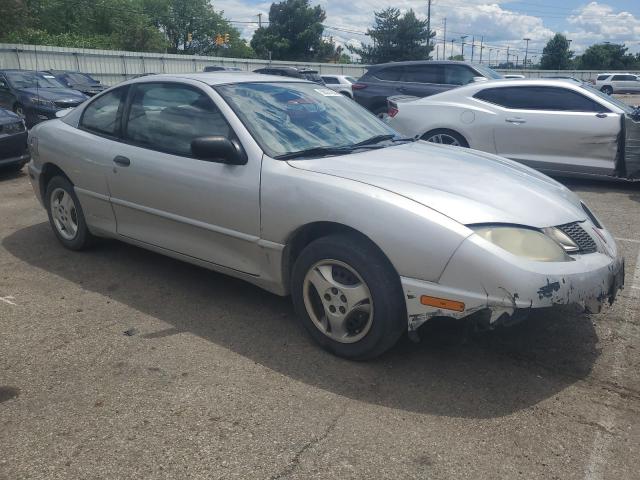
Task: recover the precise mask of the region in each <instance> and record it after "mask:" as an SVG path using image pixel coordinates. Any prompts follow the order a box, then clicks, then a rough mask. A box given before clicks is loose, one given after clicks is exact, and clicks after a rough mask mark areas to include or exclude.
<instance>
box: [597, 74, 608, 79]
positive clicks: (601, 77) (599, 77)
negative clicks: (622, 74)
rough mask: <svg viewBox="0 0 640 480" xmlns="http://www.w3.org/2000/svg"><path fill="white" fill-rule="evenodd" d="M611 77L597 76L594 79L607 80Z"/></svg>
mask: <svg viewBox="0 0 640 480" xmlns="http://www.w3.org/2000/svg"><path fill="white" fill-rule="evenodd" d="M610 76H611V75H598V76H597V77H596V80H606V79H607V78H609V77H610Z"/></svg>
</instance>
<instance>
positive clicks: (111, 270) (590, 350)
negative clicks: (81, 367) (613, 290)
mask: <svg viewBox="0 0 640 480" xmlns="http://www.w3.org/2000/svg"><path fill="white" fill-rule="evenodd" d="M2 245H3V246H4V248H5V249H6V250H7V251H8V252H9V253H10V254H12V255H14V256H15V257H17V258H18V259H20V260H22V261H24V262H26V263H28V264H29V265H32V266H34V267H36V268H38V269H41V270H43V271H46V272H48V273H50V274H53V275H55V276H58V277H61V278H63V279H65V280H68V281H70V282H73V283H75V284H76V285H78V286H80V287H81V288H83V289H86V290H89V291H93V292H97V293H99V294H101V295H104V296H105V297H107V298H110V299H112V300H115V301H117V302H120V303H121V304H124V305H127V306H129V307H131V308H132V309H135V310H137V311H140V312H143V313H145V314H148V315H151V316H153V317H156V318H157V319H159V320H161V321H163V322H166V324H167V326H166V329H165V328H161V329H158V331H155V332H149V331H145V330H144V328H141V326H140V325H128V324H127V325H126V327H134V328H137V329H138V330H140V335H141V337H142V339H141V341H145V342H157V341H159V340H158V339H159V338H163V337H166V336H168V335H174V334H181V333H183V332H188V333H191V334H194V335H197V336H199V337H201V338H203V339H206V340H208V341H210V342H214V343H215V344H217V345H220V346H222V347H225V348H227V349H229V350H231V351H233V352H236V353H238V354H240V355H243V356H244V357H246V358H248V359H250V360H252V361H255V362H257V363H259V364H262V365H264V366H265V367H268V368H270V369H272V370H274V371H276V372H279V373H281V374H283V375H286V376H288V377H290V378H292V379H294V380H297V381H300V382H304V383H306V384H308V385H311V386H313V387H317V388H321V389H324V390H326V391H329V392H332V393H334V394H337V395H341V396H345V397H348V398H351V399H355V400H358V401H361V402H366V403H371V404H377V405H382V406H385V407H389V408H393V409H401V410H406V411H412V412H421V413H428V414H435V415H443V416H453V417H466V418H491V417H498V416H504V415H509V414H511V413H513V412H516V411H519V410H522V409H525V408H528V407H531V406H533V405H535V404H537V403H538V402H540V401H542V400H544V399H547V398H549V397H552V396H554V395H555V394H557V393H558V392H560V391H562V390H563V389H565V388H567V387H568V386H569V385H571V384H574V383H575V382H578V381H579V380H580V379H583V378H585V377H587V376H588V375H589V373H590V372H591V369H592V367H593V364H594V362H595V360H596V358H597V357H598V355H599V350H598V347H597V343H598V338H597V336H596V333H595V330H594V327H593V324H592V322H591V320H590V318H589V317H588V316H584V315H573V314H567V313H562V312H541V313H537V314H535V315H533V316H532V317H531V318H530V319H529V320H528V321H526V322H524V323H521V324H519V325H516V326H513V327H510V328H503V329H497V330H494V331H491V332H484V333H474V332H472V331H470V330H469V329H467V328H465V327H464V325H465V323H464V322H445V323H434V324H432V325H428V326H426V327H425V328H423V330H422V331H421V334H422V337H423V340H422V341H421V342H420V343H419V344H414V343H411V342H410V341H408V340H407V339H403V340H401V341H400V343H399V344H398V345H397V346H396V347H395V348H394V349H392V350H391V351H390V352H388V353H387V354H385V355H383V356H382V357H380V358H378V359H375V360H373V361H369V362H351V361H346V360H343V359H340V358H336V357H334V356H332V355H331V354H329V353H326V352H324V351H323V350H321V349H320V348H318V347H317V346H316V345H315V344H314V343H313V341H312V340H311V338H310V337H309V336H308V335H307V334H306V333H305V332H304V331H303V330H302V328H301V327H300V326H299V324H298V322H297V320H296V318H295V315H294V313H293V308H292V306H291V302H290V299H288V298H281V297H278V296H276V295H272V294H270V293H268V292H265V291H263V290H261V289H259V288H257V287H254V286H252V285H249V284H247V283H245V282H243V281H240V280H236V279H233V278H230V277H227V276H225V275H221V274H217V273H215V272H210V271H208V270H205V269H202V268H198V267H195V266H192V265H189V264H186V263H183V262H180V261H177V260H173V259H170V258H167V257H164V256H161V255H158V254H155V253H152V252H148V251H146V250H143V249H140V248H137V247H133V246H129V245H126V244H124V243H120V242H116V241H104V242H100V244H99V245H97V246H95V247H94V248H92V249H90V250H87V251H84V252H70V251H67V250H65V249H64V248H62V246H60V244H59V243H58V242H57V240H56V239H55V237H54V235H53V233H52V232H51V229H50V228H49V225H48V224H46V223H40V224H37V225H33V226H30V227H27V228H24V229H21V230H18V231H16V232H14V233H12V234H11V235H9V236H7V237H6V238H4V239H3V240H2ZM90 321H93V322H100V321H101V319H100V318H99V317H94V318H91V319H90ZM123 326H125V325H123ZM123 330H125V329H124V328H123ZM104 341H105V342H109V338H105V339H104Z"/></svg>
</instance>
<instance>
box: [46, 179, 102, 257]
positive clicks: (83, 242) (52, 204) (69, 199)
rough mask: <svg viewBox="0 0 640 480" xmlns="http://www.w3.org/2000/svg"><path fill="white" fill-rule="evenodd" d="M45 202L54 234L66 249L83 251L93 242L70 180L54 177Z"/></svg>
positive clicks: (48, 187)
mask: <svg viewBox="0 0 640 480" xmlns="http://www.w3.org/2000/svg"><path fill="white" fill-rule="evenodd" d="M45 201H46V206H47V214H48V215H49V223H50V224H51V228H52V229H53V233H55V235H56V237H58V240H59V241H60V243H62V245H63V246H64V247H65V248H68V249H70V250H82V249H83V248H85V247H87V246H88V245H90V244H91V243H92V242H93V240H94V237H93V235H92V234H91V232H89V229H88V228H87V223H86V221H85V219H84V213H83V211H82V206H81V205H80V201H79V200H78V197H77V195H76V192H75V191H74V190H73V185H72V184H71V182H70V181H69V180H68V179H66V178H65V177H61V176H56V177H53V178H52V179H51V180H50V181H49V183H48V184H47V191H46V193H45Z"/></svg>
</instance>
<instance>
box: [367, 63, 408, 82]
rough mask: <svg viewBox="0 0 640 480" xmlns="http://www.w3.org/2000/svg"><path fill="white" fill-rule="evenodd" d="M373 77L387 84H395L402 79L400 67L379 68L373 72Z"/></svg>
mask: <svg viewBox="0 0 640 480" xmlns="http://www.w3.org/2000/svg"><path fill="white" fill-rule="evenodd" d="M373 75H374V76H375V77H376V78H379V79H380V80H386V81H388V82H397V81H399V80H400V78H401V77H402V67H388V68H381V69H380V70H376V71H375V72H373Z"/></svg>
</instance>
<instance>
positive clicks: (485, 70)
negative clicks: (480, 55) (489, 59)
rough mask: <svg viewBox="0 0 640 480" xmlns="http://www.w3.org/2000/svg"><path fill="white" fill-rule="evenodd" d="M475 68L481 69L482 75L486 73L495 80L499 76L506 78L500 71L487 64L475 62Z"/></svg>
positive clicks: (486, 75)
mask: <svg viewBox="0 0 640 480" xmlns="http://www.w3.org/2000/svg"><path fill="white" fill-rule="evenodd" d="M473 68H475V69H476V70H477V71H479V72H480V73H481V74H482V75H484V76H485V77H487V78H492V79H494V80H497V79H498V78H504V77H503V76H502V75H500V74H499V73H498V72H496V71H495V70H493V69H492V68H489V67H487V66H485V65H477V64H475V63H474V64H473Z"/></svg>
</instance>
